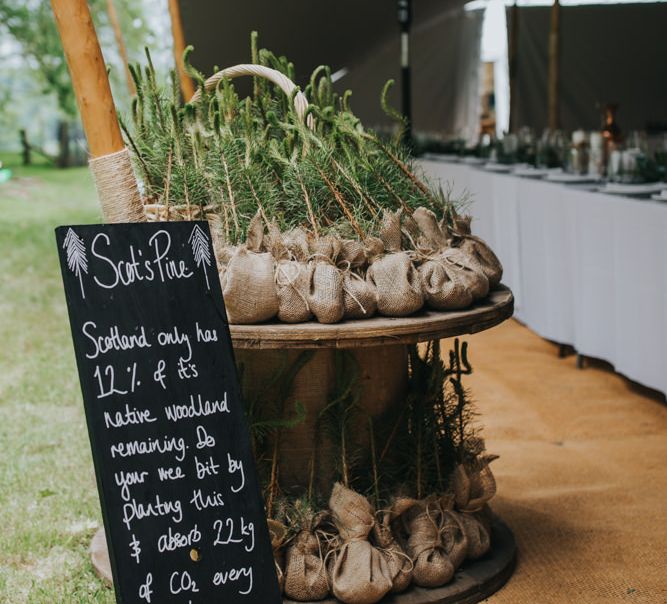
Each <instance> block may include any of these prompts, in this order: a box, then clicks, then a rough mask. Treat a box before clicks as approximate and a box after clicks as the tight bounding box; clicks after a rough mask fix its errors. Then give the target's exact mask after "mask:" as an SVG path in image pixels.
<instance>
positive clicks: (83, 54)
mask: <svg viewBox="0 0 667 604" xmlns="http://www.w3.org/2000/svg"><path fill="white" fill-rule="evenodd" d="M51 7H52V8H53V14H54V16H55V20H56V26H57V28H58V32H59V33H60V39H61V40H62V44H63V49H64V51H65V58H66V59H67V65H68V67H69V72H70V75H71V76H72V85H73V86H74V93H75V95H76V102H77V104H78V106H79V112H80V113H81V121H82V122H83V128H84V130H85V132H86V138H87V139H88V147H89V149H90V153H91V155H92V156H93V157H102V156H104V155H109V154H111V153H115V152H117V151H121V150H122V149H124V148H125V144H124V142H123V137H122V135H121V133H120V127H119V125H118V116H117V115H116V108H115V106H114V102H113V97H112V96H111V88H110V86H109V78H108V77H107V71H106V67H105V65H104V58H103V57H102V50H101V49H100V44H99V42H98V40H97V34H96V33H95V26H94V25H93V19H92V17H91V16H90V10H89V8H88V4H87V3H86V1H85V0H51Z"/></svg>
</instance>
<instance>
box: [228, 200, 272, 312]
mask: <svg viewBox="0 0 667 604" xmlns="http://www.w3.org/2000/svg"><path fill="white" fill-rule="evenodd" d="M263 238H264V228H263V226H262V218H261V216H260V214H259V212H258V213H257V214H256V215H255V217H254V218H253V219H252V221H251V223H250V226H249V227H248V237H247V239H246V242H245V244H243V245H242V246H240V247H239V248H238V249H237V250H236V252H235V254H234V256H233V257H232V258H231V260H230V261H229V263H228V264H227V266H226V269H225V270H224V271H223V274H222V275H221V285H222V294H223V297H224V299H225V307H226V308H227V317H228V319H229V322H230V323H232V324H234V323H236V324H244V323H260V322H261V321H268V320H269V319H272V318H273V317H275V316H276V314H277V313H278V306H279V301H278V294H277V293H276V285H275V261H274V259H273V256H272V255H271V254H270V253H269V252H260V251H259V250H260V249H261V247H262V241H263Z"/></svg>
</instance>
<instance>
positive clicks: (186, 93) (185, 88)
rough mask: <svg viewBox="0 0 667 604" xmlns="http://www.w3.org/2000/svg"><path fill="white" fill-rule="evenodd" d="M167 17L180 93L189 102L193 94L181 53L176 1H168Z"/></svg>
mask: <svg viewBox="0 0 667 604" xmlns="http://www.w3.org/2000/svg"><path fill="white" fill-rule="evenodd" d="M169 16H170V17H171V33H172V36H173V38H174V60H175V61H176V69H177V70H178V78H179V80H180V82H181V93H182V94H183V99H184V100H185V101H189V100H190V99H191V98H192V95H193V94H194V93H195V86H194V84H193V83H192V79H191V78H190V76H188V74H187V73H186V71H185V63H184V62H183V53H184V52H185V34H184V33H183V21H182V20H181V9H180V7H179V5H178V0H169Z"/></svg>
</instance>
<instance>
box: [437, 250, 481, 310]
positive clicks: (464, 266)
mask: <svg viewBox="0 0 667 604" xmlns="http://www.w3.org/2000/svg"><path fill="white" fill-rule="evenodd" d="M439 258H440V259H442V261H443V262H444V263H445V264H447V265H448V267H449V270H450V271H451V272H453V273H455V274H456V277H457V279H458V281H459V282H461V283H463V284H464V286H465V288H466V290H467V291H468V292H469V293H470V295H471V296H472V298H473V300H481V299H482V298H486V296H487V295H488V294H489V280H488V279H487V277H486V275H485V274H484V271H483V270H482V269H481V267H480V265H479V264H478V263H477V262H476V261H475V260H474V259H473V258H472V257H471V256H470V255H468V254H466V253H465V252H464V251H463V250H462V249H460V248H457V247H449V248H447V249H446V250H444V251H443V252H442V253H441V254H440V256H439Z"/></svg>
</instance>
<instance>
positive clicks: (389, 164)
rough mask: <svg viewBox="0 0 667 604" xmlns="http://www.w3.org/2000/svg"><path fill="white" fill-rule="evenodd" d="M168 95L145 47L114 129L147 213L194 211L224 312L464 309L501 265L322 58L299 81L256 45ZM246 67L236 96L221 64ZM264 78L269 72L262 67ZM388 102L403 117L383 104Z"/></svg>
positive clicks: (334, 318) (270, 315)
mask: <svg viewBox="0 0 667 604" xmlns="http://www.w3.org/2000/svg"><path fill="white" fill-rule="evenodd" d="M190 50H191V49H188V50H187V51H186V56H185V63H186V66H187V69H188V71H189V73H190V75H191V76H192V77H193V78H194V79H195V81H196V83H197V86H198V91H197V93H196V94H195V97H193V99H192V100H190V101H189V102H187V103H183V102H181V100H180V94H179V89H178V84H177V82H178V79H177V78H176V76H175V74H172V78H171V86H165V85H162V84H161V83H160V82H159V81H158V78H157V76H156V73H155V70H154V68H153V65H152V62H151V60H150V55H149V54H148V53H147V57H148V64H147V66H146V67H144V68H141V67H139V66H133V67H132V68H131V69H132V75H133V78H134V80H135V84H136V88H137V95H136V97H135V99H134V102H133V106H132V115H131V118H130V119H129V120H126V123H123V130H124V132H125V135H126V138H127V140H128V144H129V147H130V150H131V152H132V155H133V158H134V161H135V167H136V170H137V173H138V176H139V178H140V181H141V184H142V186H143V194H144V199H145V206H144V209H145V212H146V214H147V216H148V218H149V219H151V220H183V219H196V218H206V219H208V220H209V223H210V225H211V230H212V233H213V236H214V242H215V243H214V245H215V251H216V256H217V260H218V265H219V267H220V277H221V281H222V285H223V293H224V296H225V302H226V305H227V311H228V314H229V319H230V322H232V323H257V322H261V321H267V320H271V319H276V318H277V319H278V320H280V321H284V322H291V323H298V322H303V321H309V320H313V319H315V320H318V321H320V322H322V323H336V322H338V321H340V320H342V319H361V318H369V317H371V316H373V315H374V314H375V313H380V314H383V315H386V316H407V315H410V314H412V313H414V312H416V311H418V310H419V309H421V308H422V307H423V306H424V305H427V306H428V307H430V308H433V309H437V310H451V309H461V308H465V307H467V306H469V305H470V304H472V303H473V301H474V300H476V299H479V298H481V297H484V296H486V295H487V293H488V291H489V288H490V287H493V286H495V285H497V283H499V281H500V275H501V272H502V268H501V267H500V263H499V262H498V260H497V258H496V257H495V255H494V254H493V252H492V251H491V250H490V249H489V248H488V246H487V245H486V244H485V243H484V242H483V241H481V240H480V239H479V238H476V237H474V236H473V235H471V234H470V230H469V222H468V223H466V222H465V221H464V220H461V219H460V218H459V216H458V214H457V210H456V207H455V204H454V203H452V201H451V200H450V199H448V198H447V197H446V196H445V195H444V194H443V192H442V190H440V189H434V188H433V187H431V186H430V185H429V184H428V183H426V182H425V181H424V179H423V178H422V177H421V176H420V175H419V174H418V173H417V170H416V169H415V166H414V163H413V160H412V158H411V157H410V155H409V153H408V151H407V150H406V149H405V147H403V146H402V145H401V144H400V142H399V140H400V128H399V132H398V135H397V137H396V138H395V139H393V140H384V139H381V138H380V137H379V136H378V135H376V134H375V133H373V132H371V131H368V130H366V129H364V127H363V126H362V124H361V123H360V121H359V119H358V118H357V117H356V116H355V115H354V114H353V112H352V110H351V108H350V97H351V93H350V92H349V91H348V92H346V93H345V94H343V95H338V94H337V93H336V92H335V91H334V89H333V83H332V79H331V71H330V69H329V68H328V67H324V66H322V67H318V68H317V69H316V70H315V71H314V72H313V74H312V75H311V77H310V80H309V82H308V84H307V85H306V87H305V89H304V91H303V92H301V91H300V90H299V89H298V88H297V87H295V86H294V85H293V84H292V81H293V79H294V66H293V65H292V64H291V63H290V62H289V61H288V60H287V59H286V58H284V57H276V56H275V55H274V54H273V53H271V52H270V51H268V50H265V49H262V50H258V48H257V37H256V35H255V34H253V36H252V40H251V52H252V65H247V66H237V67H235V68H231V69H230V70H224V71H223V72H220V73H218V74H216V75H215V76H213V77H212V78H210V79H209V80H205V79H204V76H203V75H202V74H201V73H200V72H198V71H197V70H196V69H194V68H193V67H192V66H191V65H190V64H189V61H188V55H189V52H190ZM242 74H245V75H248V74H252V75H253V76H254V77H253V87H252V94H251V95H250V96H248V97H246V98H243V99H242V98H240V96H239V94H238V93H237V91H236V89H235V87H234V85H233V83H232V81H231V77H235V76H236V75H242ZM266 78H270V79H271V81H269V80H267V79H266ZM391 84H392V82H388V83H387V85H386V86H385V88H384V90H383V91H382V96H381V103H382V106H383V108H384V109H385V111H386V112H388V113H389V114H390V115H392V116H393V117H395V118H396V119H397V120H398V122H399V124H401V118H400V116H399V115H398V114H397V112H396V111H395V110H393V109H392V108H391V107H389V105H388V103H387V102H386V97H387V92H388V90H389V88H390V86H391Z"/></svg>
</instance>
